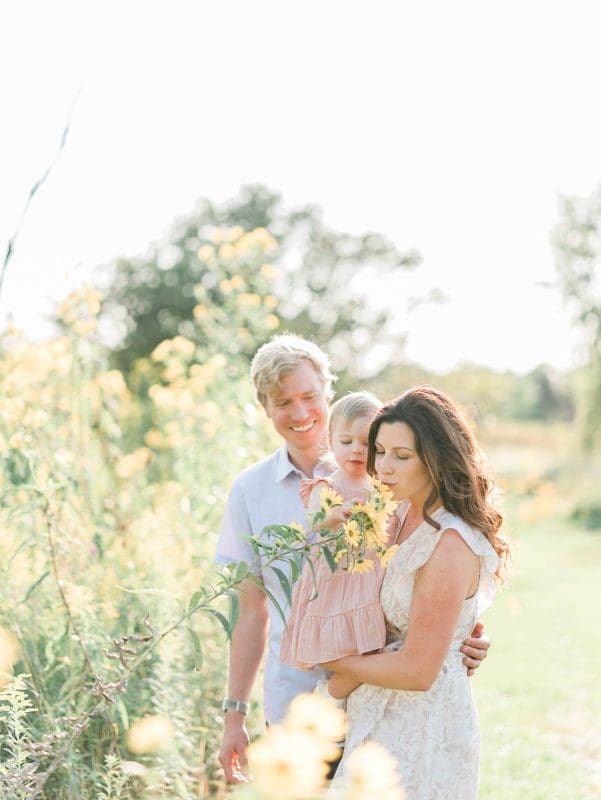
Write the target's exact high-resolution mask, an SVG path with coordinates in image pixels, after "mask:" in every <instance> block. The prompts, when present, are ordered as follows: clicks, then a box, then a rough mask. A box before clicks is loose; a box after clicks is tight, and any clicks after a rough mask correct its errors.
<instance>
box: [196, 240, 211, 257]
mask: <svg viewBox="0 0 601 800" xmlns="http://www.w3.org/2000/svg"><path fill="white" fill-rule="evenodd" d="M214 253H215V250H214V249H213V247H211V245H210V244H203V245H202V247H199V249H198V253H197V254H196V255H197V256H198V258H199V259H200V260H201V261H208V260H209V259H210V258H212V257H213V254H214Z"/></svg>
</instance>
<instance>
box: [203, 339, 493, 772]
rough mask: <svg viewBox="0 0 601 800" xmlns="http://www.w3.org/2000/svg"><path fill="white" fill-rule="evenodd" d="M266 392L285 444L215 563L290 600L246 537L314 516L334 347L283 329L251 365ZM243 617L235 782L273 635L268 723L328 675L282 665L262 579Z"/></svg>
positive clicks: (234, 723)
mask: <svg viewBox="0 0 601 800" xmlns="http://www.w3.org/2000/svg"><path fill="white" fill-rule="evenodd" d="M251 377H252V380H253V382H254V385H255V388H256V392H257V398H258V400H259V402H260V403H261V405H262V406H263V408H264V409H265V412H266V414H267V416H268V417H269V419H270V420H271V422H272V424H273V426H274V428H275V430H276V432H277V433H278V434H279V435H280V436H281V437H282V439H283V440H284V444H283V446H282V447H281V448H280V449H279V450H277V451H276V452H275V453H273V454H272V455H270V456H269V457H268V458H266V459H264V460H263V461H260V462H259V463H258V464H255V465H253V466H251V467H249V468H248V469H246V470H244V471H243V472H242V473H241V474H240V475H239V476H238V477H237V478H236V479H235V481H234V483H233V485H232V488H231V491H230V495H229V497H228V501H227V504H226V507H225V511H224V515H223V521H222V525H221V531H220V534H219V541H218V544H217V552H216V555H215V560H216V561H217V562H218V563H220V564H226V563H229V562H232V561H236V562H240V561H247V562H249V563H252V564H253V565H254V566H253V569H254V571H255V572H256V574H257V575H259V576H260V577H261V579H262V580H263V581H264V584H265V587H266V588H267V589H269V591H270V592H271V593H272V594H273V595H275V597H276V599H277V600H278V603H279V604H280V606H281V607H282V608H285V606H286V599H285V597H284V594H283V591H282V588H281V586H280V584H279V581H278V580H277V577H276V576H275V574H274V573H273V571H272V570H269V569H267V570H265V573H261V568H260V565H259V564H257V562H256V559H255V556H254V553H253V551H252V548H251V546H250V545H249V544H248V542H247V541H246V540H245V539H244V538H242V537H243V536H245V535H253V536H257V535H259V534H260V533H261V531H262V530H263V528H264V527H265V526H266V525H271V524H290V523H291V522H304V519H305V509H304V508H303V505H302V503H301V500H300V497H299V487H300V481H301V480H302V479H303V478H310V477H311V476H312V475H313V472H314V470H315V468H316V466H317V464H318V461H319V457H320V454H321V453H322V452H323V447H324V442H325V434H326V428H327V423H328V404H329V402H330V401H331V399H332V395H333V393H332V382H333V380H335V378H334V376H333V375H332V373H331V371H330V363H329V359H328V357H327V356H326V354H325V353H324V352H323V351H322V350H320V349H319V348H318V347H317V346H316V345H315V344H313V343H312V342H308V341H306V340H305V339H301V338H300V337H298V336H292V335H283V336H277V337H275V338H274V339H272V340H271V341H270V342H268V343H266V344H264V345H263V346H262V347H260V348H259V350H258V351H257V353H256V354H255V357H254V359H253V362H252V364H251ZM239 598H240V618H239V620H238V624H237V625H236V628H235V630H234V633H233V636H232V641H231V645H230V658H229V680H228V692H227V698H226V699H225V700H224V704H223V708H224V712H225V724H224V734H223V740H222V745H221V750H220V752H219V760H220V762H221V765H222V766H223V769H224V771H225V776H226V779H227V781H228V782H230V783H239V782H241V781H243V780H244V775H243V771H244V769H245V767H246V765H247V758H246V751H247V747H248V744H249V740H248V733H247V731H246V726H245V717H246V714H247V712H248V702H249V698H250V695H251V691H252V686H253V683H254V680H255V677H256V674H257V670H258V668H259V665H260V663H261V659H262V657H263V652H264V649H265V645H266V643H267V640H268V639H269V654H268V659H267V664H266V668H265V681H264V711H265V719H266V720H267V722H268V724H273V723H275V722H279V721H280V720H281V719H282V718H283V717H284V715H285V712H286V708H287V706H288V703H289V702H290V700H292V698H293V697H294V696H295V695H297V694H300V693H301V692H307V691H312V689H313V687H314V686H315V684H316V683H317V681H318V680H319V679H320V677H322V676H323V672H322V671H321V670H320V669H319V668H315V669H313V670H307V671H301V670H295V669H291V668H290V667H287V666H286V665H285V664H281V663H280V662H279V659H278V656H279V651H280V640H281V637H282V633H283V630H284V624H283V621H282V620H281V618H280V617H279V615H278V613H277V611H276V610H275V608H274V607H273V606H272V604H271V603H269V604H268V603H267V601H266V598H265V595H264V593H263V592H262V591H261V589H260V588H259V587H258V586H256V585H255V584H254V583H253V582H252V581H250V580H249V581H245V582H244V584H243V585H242V586H241V587H240V591H239ZM480 636H481V631H480V630H478V631H474V638H471V639H468V640H466V642H465V644H464V647H463V648H462V649H463V652H464V654H465V655H466V658H465V659H464V663H465V664H466V666H467V667H468V669H469V670H473V669H475V668H476V667H478V666H479V664H480V661H481V660H482V659H483V658H485V657H486V651H487V649H488V646H489V642H488V640H487V639H486V638H480Z"/></svg>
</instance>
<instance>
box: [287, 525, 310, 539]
mask: <svg viewBox="0 0 601 800" xmlns="http://www.w3.org/2000/svg"><path fill="white" fill-rule="evenodd" d="M288 527H289V528H292V530H293V531H296V532H297V533H298V535H299V538H300V539H305V537H306V536H307V531H306V530H305V529H304V528H303V526H302V525H301V524H300V522H291V523H290V525H289V526H288Z"/></svg>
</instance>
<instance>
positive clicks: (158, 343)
mask: <svg viewBox="0 0 601 800" xmlns="http://www.w3.org/2000/svg"><path fill="white" fill-rule="evenodd" d="M0 28H1V30H2V46H1V48H0V75H1V76H2V79H1V80H2V82H1V88H0V92H1V98H2V110H3V123H2V126H1V128H0V245H1V246H2V252H4V248H6V247H7V245H8V242H9V241H10V240H11V237H13V238H12V253H11V255H10V257H9V258H8V259H7V260H5V263H4V268H3V267H0V269H3V272H2V279H3V283H2V288H1V294H0V466H1V468H2V469H1V471H0V501H1V502H0V515H1V516H0V523H1V527H2V530H3V531H4V533H3V536H2V537H0V690H1V693H0V748H4V749H3V750H2V752H1V756H2V758H0V795H2V793H3V792H5V794H6V796H10V797H15V798H17V797H18V798H27V800H29V798H33V797H34V796H38V795H36V794H35V791H36V788H35V787H36V786H39V785H41V783H43V784H44V787H45V788H44V791H45V792H46V796H48V797H56V798H61V800H62V798H72V797H77V798H78V800H87V798H90V800H92V798H94V800H97V798H99V797H102V798H107V800H108V798H111V800H133V799H134V798H150V797H158V796H160V797H165V798H176V797H177V798H184V800H188V798H189V800H192V798H198V797H203V798H204V797H212V798H223V797H224V796H225V793H224V787H223V782H222V776H221V774H220V772H219V765H218V763H217V757H216V753H217V750H218V744H219V737H220V730H221V722H222V720H221V717H220V713H221V712H220V708H219V704H220V699H221V697H222V694H223V681H224V675H225V672H226V669H227V644H226V640H225V636H224V633H223V631H222V630H220V629H219V628H218V625H215V624H214V622H215V620H214V619H213V618H212V617H210V616H208V615H207V614H204V613H201V612H200V611H198V609H196V611H194V615H192V616H189V617H187V618H185V619H184V618H182V617H181V614H182V611H181V609H182V608H184V609H186V608H195V605H194V603H196V604H197V605H198V604H202V602H204V601H205V600H206V598H207V597H209V595H210V591H209V588H208V587H211V591H212V589H213V587H214V586H215V584H216V582H217V586H218V587H219V586H221V584H220V583H219V581H220V580H221V579H219V578H217V577H216V576H215V573H214V571H213V566H212V554H213V550H214V543H215V538H216V530H217V528H218V525H219V520H220V515H221V510H222V508H223V504H224V502H225V498H226V496H227V492H228V488H229V486H230V484H231V480H232V478H233V476H234V475H235V474H236V473H237V472H239V471H240V470H241V469H242V468H244V467H246V466H248V464H250V463H252V462H253V461H256V460H258V459H259V458H261V457H263V456H264V455H265V454H266V453H267V452H269V449H270V448H273V447H275V446H276V445H277V440H276V438H275V436H274V435H273V432H272V431H271V428H270V426H269V424H268V421H266V419H265V418H264V415H263V414H262V412H261V409H260V408H258V407H257V406H256V404H255V402H254V397H253V394H252V391H251V387H250V385H249V380H248V361H249V357H250V355H251V354H252V352H253V351H254V350H255V349H256V347H257V346H258V345H259V344H260V343H261V342H263V341H266V340H267V339H268V338H269V337H270V336H271V335H272V334H273V333H274V332H277V331H282V330H285V329H290V330H293V331H296V332H299V333H302V334H303V335H308V336H313V337H314V338H315V339H316V340H317V341H318V342H319V343H320V344H321V345H322V346H324V347H325V348H326V349H327V350H328V351H329V352H330V353H331V355H332V357H333V360H334V364H335V367H336V369H337V371H338V372H339V374H340V381H339V383H338V385H337V386H338V389H339V391H340V392H344V391H345V390H348V389H355V388H359V387H365V388H369V389H371V390H372V391H374V392H376V393H377V394H378V395H379V396H380V397H381V398H382V399H387V398H389V397H391V396H392V395H394V394H396V393H397V392H398V391H400V390H402V389H404V388H405V387H406V386H408V385H410V384H412V383H415V382H417V381H429V382H434V383H436V384H438V385H440V386H442V388H444V389H446V390H447V391H449V392H450V393H451V394H452V395H453V396H454V397H456V398H457V399H458V400H459V401H460V403H461V404H462V406H463V407H464V408H465V410H466V412H467V414H468V415H469V416H470V417H471V420H472V422H473V425H474V428H475V430H476V431H477V433H478V436H479V438H480V439H481V441H482V443H483V445H484V448H485V450H486V453H487V455H488V457H489V460H490V464H491V468H492V470H493V472H494V474H495V476H496V479H497V482H498V484H499V486H500V489H501V490H502V495H503V497H504V504H505V513H506V521H507V527H508V528H509V530H511V531H512V533H513V535H514V537H515V539H516V542H517V545H518V547H517V560H516V571H515V577H514V579H513V581H512V584H511V586H510V588H509V590H508V591H505V592H503V594H501V595H500V597H499V599H498V601H497V603H496V606H495V608H494V609H493V611H492V612H491V613H490V614H489V615H487V617H486V619H485V624H486V627H487V631H489V632H490V634H491V636H492V639H493V643H494V645H493V648H492V650H491V655H490V657H489V659H488V661H487V662H486V664H485V665H484V667H483V668H482V669H481V670H480V672H479V674H478V675H477V676H476V678H475V679H474V688H475V693H476V695H477V699H478V705H479V709H480V717H481V720H482V738H483V759H482V792H481V797H482V798H483V800H493V799H494V800H517V798H519V800H538V799H539V798H541V797H552V798H553V799H554V800H592V798H594V797H597V796H598V792H599V789H600V787H601V774H600V772H599V764H600V763H601V739H600V737H599V730H598V719H599V715H600V714H601V706H600V705H599V704H600V702H601V697H600V694H599V691H598V676H597V673H596V671H595V668H594V667H595V665H596V663H598V661H599V657H600V656H601V643H600V642H599V637H598V635H597V634H596V633H595V631H596V630H597V628H598V622H597V620H598V618H599V614H600V613H601V608H599V593H598V577H599V569H598V565H599V562H600V559H601V541H600V540H599V531H600V530H601V504H600V502H599V490H598V487H599V485H600V482H601V457H600V455H599V449H600V447H601V436H600V430H601V427H600V421H601V277H600V275H601V272H600V270H601V266H600V265H601V190H600V189H599V188H598V187H599V185H600V184H601V148H600V147H599V142H601V115H599V111H598V101H597V96H598V94H599V75H601V50H600V48H599V30H601V12H600V11H598V6H597V4H596V3H594V2H578V0H575V1H574V0H572V1H571V2H569V3H568V2H555V3H545V4H543V3H524V2H520V3H518V2H506V3H503V4H485V3H482V2H457V3H444V2H422V3H411V4H410V3H406V2H402V3H389V2H380V1H379V0H375V2H370V3H369V4H367V3H358V2H344V3H343V2H338V0H333V1H332V2H327V3H326V2H321V3H317V2H313V0H308V1H307V2H304V3H302V4H300V3H282V2H279V3H276V2H261V1H259V2H255V3H247V2H242V1H240V2H227V0H224V2H220V3H195V2H192V1H191V0H190V1H189V2H178V1H177V0H174V2H170V3H169V4H167V3H159V2H137V1H132V2H125V3H124V2H121V3H115V2H103V3H81V2H72V3H67V2H53V3H43V2H37V3H34V2H21V3H14V4H12V7H10V8H9V7H8V6H7V5H6V4H5V6H4V7H3V8H2V10H1V11H0ZM66 126H68V128H69V129H68V134H67V137H66V141H65V142H64V146H62V147H61V137H62V136H63V132H64V130H65V128H66ZM49 166H51V170H50V172H49V174H48V175H47V177H46V178H45V180H43V182H42V183H41V184H36V182H37V181H39V180H40V179H41V178H42V177H43V176H44V175H45V172H46V170H47V169H48V167H49ZM36 186H37V191H35V193H34V194H33V196H32V195H31V192H32V189H33V188H34V187H36ZM201 198H205V200H203V201H202V202H201ZM28 199H29V200H30V201H31V202H30V204H29V206H28V207H27V203H28ZM26 207H27V211H26V213H25V214H23V212H24V209H26ZM15 232H18V235H17V236H16V238H14V234H15ZM368 233H369V234H370V235H369V236H368V235H366V234H368ZM97 323H98V324H97ZM199 587H200V588H199ZM222 588H223V587H222ZM199 591H200V592H201V594H200V595H199V594H198V592H199ZM203 591H206V592H208V594H207V595H205V594H202V592H203ZM220 591H221V590H220ZM217 594H219V591H218V592H217ZM194 598H196V599H195V600H193V599H194ZM199 598H200V599H199ZM224 600H225V598H224V597H221V595H220V596H219V597H217V598H213V596H212V595H210V598H209V600H206V603H207V604H208V605H209V606H210V605H211V603H215V604H216V605H215V607H216V608H220V609H221V610H222V611H223V612H224V613H226V614H227V613H228V607H227V603H225V602H224ZM230 602H231V601H230ZM211 607H212V606H211ZM229 613H230V614H231V613H232V608H231V605H230V607H229ZM229 621H230V622H231V617H230V619H229ZM226 622H227V620H226ZM225 627H227V624H226V625H225ZM166 630H171V631H172V634H173V635H171V634H170V635H169V636H168V637H167V636H166V635H165V636H162V633H164V632H165V631H166ZM119 637H125V638H119ZM136 637H137V638H136ZM111 640H112V644H111ZM128 650H129V651H131V652H128ZM203 654H204V660H203ZM195 668H196V669H195ZM96 678H97V679H98V680H96ZM125 678H126V679H127V682H128V683H127V688H126V690H125V691H122V689H123V688H124V687H122V686H121V684H120V681H122V680H124V679H125ZM27 703H31V704H32V706H31V709H33V710H31V709H29V710H28V706H27ZM97 704H98V705H97ZM94 709H96V710H95V711H94ZM80 723H81V728H79V727H78V726H79V725H80ZM262 725H263V722H262V712H261V707H260V698H259V693H258V692H257V694H256V697H255V698H254V700H253V707H252V712H251V715H250V731H251V734H252V735H253V736H258V735H259V734H260V733H261V732H262ZM19 726H21V727H19ZM73 731H75V734H73ZM71 735H74V739H73V741H71V739H70V738H69V737H71ZM283 747H284V749H285V744H284V745H283ZM267 761H269V759H267ZM6 765H9V766H8V767H6ZM11 765H12V767H11ZM290 766H291V769H292V765H290ZM11 769H13V773H11ZM3 770H4V771H3ZM19 770H23V771H22V772H19ZM11 774H12V777H11ZM367 779H368V776H366V780H367ZM2 796H3V795H2ZM253 797H254V795H253Z"/></svg>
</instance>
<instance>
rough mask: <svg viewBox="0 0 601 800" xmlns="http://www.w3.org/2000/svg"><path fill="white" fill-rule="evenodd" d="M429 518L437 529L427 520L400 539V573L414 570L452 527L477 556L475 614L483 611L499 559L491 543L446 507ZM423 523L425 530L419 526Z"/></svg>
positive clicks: (490, 597)
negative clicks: (478, 562)
mask: <svg viewBox="0 0 601 800" xmlns="http://www.w3.org/2000/svg"><path fill="white" fill-rule="evenodd" d="M431 516H432V518H433V519H434V520H436V522H438V523H439V524H440V526H441V527H440V530H438V531H437V530H435V529H434V528H432V526H430V525H428V524H427V523H423V525H422V526H420V528H419V529H418V530H417V531H414V533H413V534H412V535H411V536H410V537H409V538H408V539H407V540H406V541H405V542H404V547H403V552H402V556H401V554H400V553H399V554H398V556H397V557H399V556H401V557H400V560H399V570H400V572H401V573H403V574H408V573H411V572H416V571H417V570H418V569H419V568H420V567H422V566H423V565H424V564H425V563H426V562H427V561H429V560H430V558H431V557H432V553H433V552H434V549H435V548H436V545H437V544H438V542H439V541H440V537H441V536H442V534H443V533H444V532H445V531H446V530H449V529H450V528H452V529H453V530H456V531H457V533H458V534H459V535H460V536H461V538H462V539H463V541H464V542H465V543H466V544H467V546H468V547H469V548H470V550H472V552H473V553H475V554H476V555H477V556H478V557H479V558H480V580H479V584H478V591H477V614H478V615H480V614H482V613H484V611H486V610H487V609H488V608H490V606H491V604H492V601H493V599H494V596H495V594H496V591H497V584H496V582H495V579H494V576H495V572H496V571H497V567H498V565H499V559H498V556H497V554H496V553H495V551H494V548H493V546H492V545H491V543H490V542H489V541H488V539H487V538H486V536H484V534H483V533H480V531H477V530H475V529H474V528H472V527H471V526H470V525H468V524H467V523H466V522H464V521H463V520H462V519H461V517H458V516H457V515H456V514H452V513H451V512H450V511H447V510H446V509H438V510H437V511H435V512H434V513H433V514H432V515H431ZM422 527H425V528H426V530H422Z"/></svg>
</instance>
